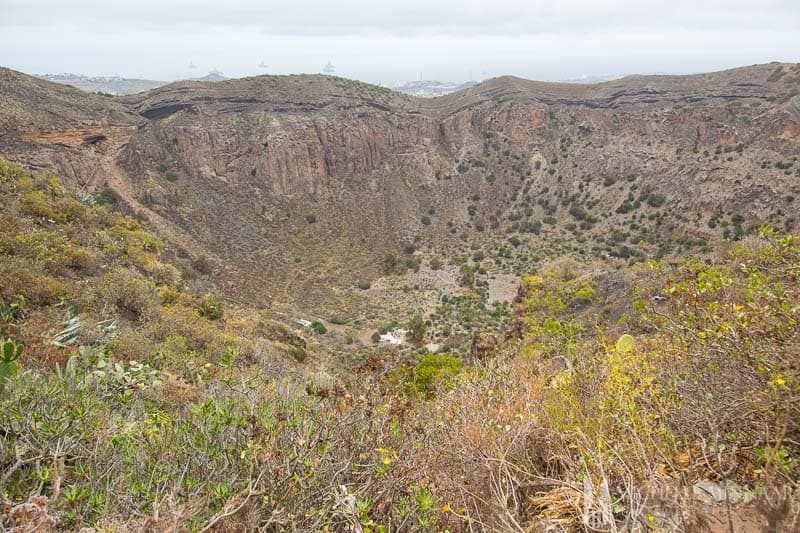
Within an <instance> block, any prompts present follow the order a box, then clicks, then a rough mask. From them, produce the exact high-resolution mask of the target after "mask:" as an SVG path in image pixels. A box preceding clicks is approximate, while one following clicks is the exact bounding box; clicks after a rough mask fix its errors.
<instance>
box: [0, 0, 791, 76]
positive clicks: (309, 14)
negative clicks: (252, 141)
mask: <svg viewBox="0 0 800 533" xmlns="http://www.w3.org/2000/svg"><path fill="white" fill-rule="evenodd" d="M797 28H800V2H797V0H763V1H761V2H759V3H754V2H752V0H749V1H745V0H727V1H724V2H723V1H719V0H693V1H692V0H673V1H670V2H666V1H661V0H657V1H652V0H650V1H648V0H638V1H633V0H602V1H601V0H595V1H591V0H560V1H559V0H553V1H545V0H530V1H525V0H496V1H477V0H458V1H456V0H439V1H433V0H426V1H424V0H405V1H403V2H386V1H380V0H371V1H366V0H340V1H337V2H332V1H322V0H292V1H290V2H287V1H282V2H275V1H274V0H268V1H264V0H260V1H259V0H227V1H221V0H213V1H211V0H192V1H189V0H160V1H156V0H138V1H136V2H131V1H113V0H81V1H69V0H58V1H55V0H0V64H2V65H5V66H10V67H12V68H17V69H21V70H24V71H27V72H37V73H42V72H64V71H73V72H81V73H87V74H97V75H100V74H115V73H116V74H120V75H125V76H142V77H149V78H159V79H174V78H176V77H185V76H187V75H190V74H191V75H197V74H202V72H199V71H200V70H202V69H210V68H213V67H217V68H219V69H221V70H223V71H224V72H226V73H227V74H229V75H248V74H249V75H252V74H259V73H263V72H264V71H263V70H259V69H258V68H257V64H258V62H260V61H261V60H264V61H265V62H267V63H268V64H269V65H270V71H271V72H276V73H286V72H318V71H319V70H320V69H321V67H322V65H324V64H325V62H326V61H328V60H329V59H330V60H331V61H333V62H334V63H335V64H336V65H337V67H338V68H339V73H340V74H343V75H349V76H353V77H359V78H361V79H366V80H368V81H384V82H389V81H398V80H401V79H413V78H416V77H417V76H418V75H419V72H420V71H422V73H423V76H424V77H429V78H433V77H437V78H449V79H453V80H463V79H466V78H467V77H468V75H469V72H470V71H472V72H473V77H480V73H481V72H486V73H487V75H498V74H505V73H511V74H517V75H521V76H526V77H534V78H545V79H557V78H568V77H573V76H578V75H581V74H605V73H612V74H615V73H629V72H642V71H645V72H655V71H679V72H689V71H700V70H713V69H719V68H725V67H730V66H736V65H744V64H752V63H756V62H766V61H771V60H786V61H797V60H800V31H798V30H797ZM189 61H193V62H194V63H196V64H197V65H198V66H200V67H202V68H201V69H198V70H197V71H188V70H187V68H186V67H187V65H188V63H189Z"/></svg>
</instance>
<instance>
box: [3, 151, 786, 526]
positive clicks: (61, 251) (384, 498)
mask: <svg viewBox="0 0 800 533" xmlns="http://www.w3.org/2000/svg"><path fill="white" fill-rule="evenodd" d="M0 195H1V198H2V203H0V298H2V300H0V328H2V331H0V337H2V359H0V387H1V388H0V488H1V489H2V497H3V500H4V508H3V514H2V526H3V527H4V528H17V529H15V531H61V530H63V531H77V530H81V528H92V529H91V530H94V531H193V532H200V531H231V532H233V531H250V530H261V531H360V532H364V533H366V532H372V533H376V532H390V531H451V532H455V531H539V530H544V529H545V528H547V527H551V528H555V530H564V531H579V530H587V529H588V530H594V531H651V530H652V531H688V530H702V528H703V527H705V526H704V524H705V525H707V524H708V522H709V520H711V519H713V518H715V517H720V516H721V517H722V518H723V522H724V524H726V525H730V526H731V527H732V528H736V527H741V526H740V524H742V523H745V522H744V521H746V520H747V517H746V516H744V515H743V513H742V512H741V509H742V508H744V507H743V504H742V501H746V502H747V504H746V506H745V507H746V508H748V509H754V510H755V512H756V516H757V522H758V523H759V524H762V525H763V530H765V531H766V530H773V531H779V530H785V531H790V530H793V529H792V528H797V527H800V526H799V525H798V524H799V521H800V518H799V517H800V504H799V503H798V496H797V495H798V492H797V490H798V481H799V480H800V477H799V476H800V471H799V470H798V466H799V465H798V463H797V457H798V454H800V394H798V387H800V381H798V380H799V379H800V363H799V361H800V327H798V320H800V238H798V237H796V236H792V235H783V234H780V233H778V232H776V231H774V230H772V229H770V228H768V227H764V228H762V229H761V230H760V232H759V233H758V235H753V236H748V237H745V238H743V239H742V240H741V241H737V242H731V243H728V244H726V245H725V247H724V248H723V249H721V250H719V252H717V253H715V254H713V255H711V256H709V258H708V259H704V260H696V259H680V258H671V257H667V258H665V259H663V260H661V261H649V262H643V263H640V264H636V265H633V266H631V267H629V268H628V269H625V270H622V271H617V270H615V271H613V272H612V273H605V272H603V271H602V270H599V269H598V268H597V265H588V264H582V263H579V262H576V261H573V260H567V259H565V260H561V261H556V262H554V263H552V264H551V265H550V267H548V268H546V269H543V270H542V271H541V272H540V273H538V274H536V275H533V276H528V277H525V278H524V280H523V285H522V287H521V289H520V292H519V295H518V297H517V300H516V302H515V304H514V309H513V317H512V319H511V322H512V323H511V327H510V328H509V330H508V332H507V333H504V334H502V335H500V334H495V337H496V342H495V343H492V344H491V350H490V352H491V353H485V352H483V351H482V352H480V354H475V353H474V355H473V356H464V357H461V356H456V355H451V354H447V353H439V354H427V355H423V356H421V357H420V358H419V359H418V360H416V361H414V362H409V361H408V360H407V359H402V358H400V357H399V356H398V355H397V353H396V352H394V351H393V350H391V349H381V348H379V347H373V348H371V351H370V352H368V353H363V354H361V356H360V357H359V358H357V359H356V360H354V361H353V363H352V368H351V369H350V372H348V373H347V374H344V375H343V376H341V377H338V378H336V379H335V380H328V381H324V382H323V381H321V380H314V379H312V378H309V379H308V380H306V381H305V382H302V381H298V380H297V379H296V378H291V377H287V375H286V374H281V373H280V372H274V371H272V370H273V368H272V366H271V362H270V361H271V360H270V358H283V359H284V360H285V362H286V364H292V365H302V364H304V363H302V362H301V358H299V357H294V358H293V356H292V354H291V353H289V352H288V351H281V349H280V346H279V345H278V344H276V345H274V346H272V345H269V346H271V347H270V348H269V349H265V348H264V342H265V341H264V339H262V338H260V336H259V335H260V333H259V331H260V329H259V325H258V318H257V313H250V314H248V313H247V312H245V311H243V310H237V309H235V308H233V307H228V306H224V305H223V304H222V303H221V301H220V299H219V298H217V297H216V296H215V295H213V294H205V293H200V292H196V291H191V290H189V289H188V287H187V284H186V282H185V280H186V279H187V277H189V276H191V275H192V270H191V258H183V259H182V258H180V257H175V258H174V261H173V262H169V261H167V260H166V259H167V255H166V254H165V253H164V246H163V244H162V243H161V242H160V241H159V240H158V239H156V238H155V237H154V236H153V235H151V234H150V233H148V232H147V231H145V230H144V229H143V226H142V223H141V222H139V221H138V220H136V219H134V218H130V217H126V216H123V215H121V214H119V213H118V212H117V211H115V210H114V209H113V205H110V204H109V203H108V201H106V200H104V199H102V198H98V197H95V196H91V195H87V194H82V193H78V194H76V193H75V191H69V190H66V189H65V188H64V187H62V186H61V184H60V182H59V180H58V179H57V178H55V177H34V176H31V175H29V174H28V173H26V172H24V171H22V170H21V169H20V168H18V167H15V166H13V165H10V164H6V163H0ZM253 317H256V318H253ZM296 350H297V348H296V347H295V348H294V351H296ZM306 364H307V363H306ZM702 483H705V484H706V485H704V486H710V487H717V488H719V489H720V490H722V491H723V492H724V493H725V497H724V498H722V499H721V500H719V499H717V500H712V501H710V502H705V503H703V502H698V501H697V499H696V498H695V497H694V496H695V493H694V491H696V490H697V487H698V484H702ZM734 488H736V490H737V491H739V494H737V495H736V496H737V498H739V499H740V500H741V501H738V502H737V501H733V500H734V497H733V496H734V490H733V489H734ZM84 531H86V530H84Z"/></svg>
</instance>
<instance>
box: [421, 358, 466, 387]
mask: <svg viewBox="0 0 800 533" xmlns="http://www.w3.org/2000/svg"><path fill="white" fill-rule="evenodd" d="M463 365H464V361H463V360H462V359H461V358H460V357H455V356H453V355H449V354H444V353H442V354H439V353H434V354H427V355H425V356H423V357H422V359H420V362H419V363H418V364H417V366H415V367H414V378H415V383H414V385H415V386H416V390H417V391H418V392H420V393H422V394H423V395H425V396H431V395H432V394H433V391H434V389H435V388H436V386H437V385H440V384H444V385H448V384H449V383H451V382H452V378H453V377H454V376H455V375H456V374H458V373H459V371H460V370H461V367H462V366H463Z"/></svg>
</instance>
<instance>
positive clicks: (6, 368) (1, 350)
mask: <svg viewBox="0 0 800 533" xmlns="http://www.w3.org/2000/svg"><path fill="white" fill-rule="evenodd" d="M24 347H25V345H24V344H22V343H21V342H17V341H15V340H13V339H4V340H3V343H2V345H0V393H2V392H3V388H4V387H5V383H6V381H7V380H8V378H10V377H12V376H13V375H14V374H16V372H17V359H19V356H20V355H22V350H23V348H24Z"/></svg>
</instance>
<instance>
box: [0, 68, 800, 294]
mask: <svg viewBox="0 0 800 533" xmlns="http://www.w3.org/2000/svg"><path fill="white" fill-rule="evenodd" d="M1 77H2V80H3V81H2V82H1V83H2V85H0V90H2V94H3V95H4V96H5V95H9V96H10V97H11V98H10V99H8V101H10V102H12V103H13V105H11V106H4V111H3V113H2V120H3V124H5V126H4V128H3V136H2V137H0V155H2V156H4V157H6V158H9V159H11V160H15V161H19V162H22V163H24V164H27V165H28V166H32V167H34V168H47V167H48V166H52V167H54V168H55V169H57V170H58V171H59V172H60V173H61V175H64V176H66V177H68V178H69V179H72V180H75V182H76V183H78V184H81V185H83V186H85V187H89V188H91V187H101V186H103V185H111V186H112V187H114V188H115V189H116V190H117V191H118V192H119V193H120V194H121V196H122V197H123V198H124V199H125V201H126V202H128V205H129V206H131V209H132V210H135V211H137V212H139V213H140V214H141V215H142V216H146V217H148V218H150V219H151V220H153V221H155V223H158V224H160V225H161V226H162V227H163V228H165V229H164V231H165V232H167V233H169V235H168V238H169V236H171V237H172V238H171V240H174V241H175V242H179V243H181V244H182V245H185V247H188V248H190V249H191V251H192V253H195V254H206V255H208V256H209V257H211V258H212V260H215V261H214V264H215V265H216V267H217V279H218V282H219V283H221V284H222V286H224V287H225V288H226V289H228V290H230V291H232V292H234V293H238V294H239V295H240V296H243V297H247V298H252V299H255V300H260V301H264V302H269V301H276V300H287V299H288V300H292V301H294V302H295V303H298V305H301V306H308V305H309V302H312V301H322V300H328V301H335V303H336V305H337V306H342V305H347V304H353V303H354V302H357V301H358V298H359V297H360V296H359V295H360V292H359V291H358V290H356V289H353V288H352V284H354V283H355V281H356V280H358V279H362V278H367V279H369V278H374V277H375V276H378V275H380V273H381V265H380V263H381V259H382V258H383V257H384V256H385V255H386V254H387V253H390V252H393V251H394V252H396V253H399V252H400V250H402V249H403V248H404V247H407V246H406V244H407V243H411V242H414V243H416V247H418V248H419V247H421V248H422V250H423V252H425V253H436V254H439V255H441V256H444V257H445V258H448V257H449V258H454V257H458V256H460V255H463V254H464V253H471V252H470V250H474V249H482V250H484V251H485V252H486V254H485V255H488V256H489V258H490V259H494V265H491V264H490V265H486V266H492V267H495V266H496V267H497V268H499V269H501V270H505V271H516V272H525V271H530V270H533V269H535V268H537V265H538V264H539V262H540V261H543V260H546V259H547V255H548V254H551V255H560V254H563V253H565V252H566V253H572V254H576V255H582V256H591V255H595V256H598V257H608V256H613V257H620V258H621V259H624V260H628V259H631V258H633V260H638V259H643V258H646V257H648V256H653V255H656V254H663V253H665V252H666V251H668V250H671V249H672V250H681V249H683V248H685V247H686V246H697V245H698V244H701V243H703V242H705V241H708V240H712V241H714V240H718V239H719V237H720V236H722V235H723V233H725V235H726V236H729V237H734V238H737V237H740V236H741V235H743V234H745V233H747V231H748V228H751V227H755V226H756V225H757V224H759V223H761V222H766V221H769V222H771V223H773V224H776V225H779V226H785V227H786V228H790V227H792V225H793V224H794V221H793V218H795V217H794V215H793V213H794V211H795V208H794V204H793V199H794V197H795V196H797V195H800V188H798V172H800V170H799V169H798V166H800V165H798V164H797V163H796V162H795V161H796V159H797V156H798V154H800V97H798V96H797V92H798V88H800V70H798V66H796V65H778V64H770V65H759V66H754V67H746V68H741V69H734V70H731V71H725V72H718V73H711V74H702V75H696V76H634V77H629V78H625V79H622V80H615V81H612V82H607V83H602V84H596V85H573V84H553V83H541V82H531V81H527V80H521V79H518V78H512V77H504V78H497V79H493V80H489V81H487V82H484V83H481V84H478V85H476V86H474V87H471V88H469V89H466V90H464V91H461V92H458V93H453V94H450V95H447V96H444V97H441V98H434V99H416V98H413V97H409V96H405V95H400V94H397V93H393V92H391V91H388V90H385V89H382V88H379V87H373V86H369V85H366V84H361V83H358V82H353V81H349V80H343V79H339V78H333V77H327V76H288V77H278V76H261V77H256V78H248V79H243V80H229V81H224V82H220V83H213V84H212V83H202V82H182V83H177V84H172V85H169V86H166V87H162V88H159V89H156V90H154V91H150V92H148V93H142V94H139V95H134V96H129V97H122V98H104V97H99V96H93V95H85V94H82V93H78V92H76V91H74V90H71V89H69V88H64V87H59V86H56V85H53V84H48V83H46V82H44V81H41V80H34V79H33V78H29V77H26V76H24V75H20V74H17V73H13V72H11V71H7V70H4V71H2V76H1ZM4 101H5V99H4ZM44 102H52V103H53V105H50V104H49V103H48V104H47V105H46V106H45V105H43V103H44ZM7 107H8V108H9V109H8V110H7V109H6V108H7ZM43 108H47V109H56V110H57V112H56V115H52V114H43V112H41V111H35V110H36V109H43ZM81 128H83V129H81ZM487 229H490V230H492V231H491V236H490V235H489V234H488V232H487V231H486V230H487ZM509 239H510V242H511V244H512V246H508V242H509V241H508V240H509ZM543 244H544V245H545V246H543ZM553 246H556V247H558V249H554V248H552V247H553ZM506 247H508V248H510V251H505V250H504V251H503V252H502V254H500V255H498V254H497V250H500V249H501V248H502V249H505V248H506ZM548 247H550V248H548ZM551 252H552V253H551ZM411 264H413V262H412V263H411ZM480 266H481V265H480V264H476V265H475V267H476V268H478V267H480ZM312 298H313V300H312ZM322 303H325V302H324V301H323V302H322Z"/></svg>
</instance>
